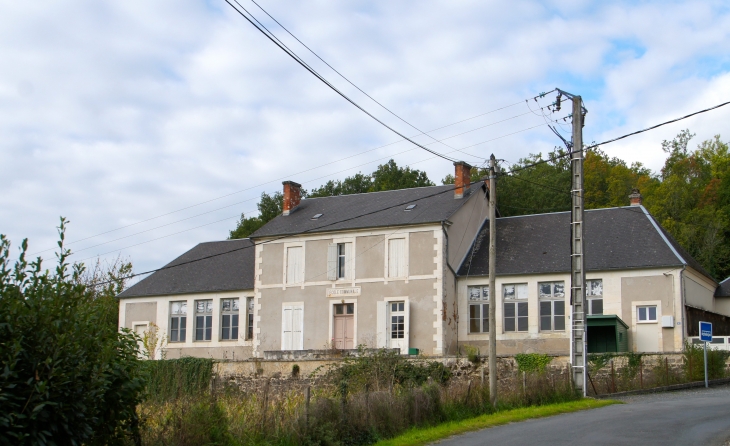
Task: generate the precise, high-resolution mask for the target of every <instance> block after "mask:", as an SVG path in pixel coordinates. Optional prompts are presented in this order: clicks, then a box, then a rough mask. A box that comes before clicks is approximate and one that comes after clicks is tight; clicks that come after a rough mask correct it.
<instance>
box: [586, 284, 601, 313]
mask: <svg viewBox="0 0 730 446" xmlns="http://www.w3.org/2000/svg"><path fill="white" fill-rule="evenodd" d="M586 298H587V299H588V314H603V279H592V280H586Z"/></svg>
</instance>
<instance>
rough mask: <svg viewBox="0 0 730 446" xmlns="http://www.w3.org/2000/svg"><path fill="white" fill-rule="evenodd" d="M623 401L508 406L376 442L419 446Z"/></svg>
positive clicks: (590, 400)
mask: <svg viewBox="0 0 730 446" xmlns="http://www.w3.org/2000/svg"><path fill="white" fill-rule="evenodd" d="M611 404H621V402H620V401H614V400H593V399H588V398H586V399H582V400H579V401H569V402H567V403H559V404H549V405H545V406H533V407H523V408H520V409H512V410H505V411H502V412H497V413H494V414H489V415H481V416H478V417H475V418H469V419H467V420H461V421H450V422H447V423H443V424H439V425H438V426H433V427H426V428H415V429H411V430H409V431H408V432H406V433H404V434H403V435H399V436H397V437H395V438H391V439H390V440H383V441H380V442H378V443H377V445H376V446H391V445H392V446H395V445H398V446H406V445H407V446H417V445H423V444H427V443H431V442H434V441H437V440H442V439H444V438H446V437H450V436H452V435H458V434H463V433H465V432H470V431H474V430H478V429H484V428H487V427H493V426H499V425H502V424H507V423H513V422H516V421H524V420H529V419H531V418H542V417H549V416H552V415H558V414H561V413H569V412H576V411H579V410H585V409H596V408H598V407H604V406H610V405H611Z"/></svg>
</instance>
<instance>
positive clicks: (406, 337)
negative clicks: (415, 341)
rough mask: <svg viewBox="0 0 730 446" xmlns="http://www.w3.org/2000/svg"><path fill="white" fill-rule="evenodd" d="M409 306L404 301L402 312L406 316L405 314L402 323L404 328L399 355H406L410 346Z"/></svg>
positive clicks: (407, 302)
mask: <svg viewBox="0 0 730 446" xmlns="http://www.w3.org/2000/svg"><path fill="white" fill-rule="evenodd" d="M410 304H411V303H410V302H409V301H405V305H404V307H405V308H404V310H405V313H406V314H405V317H404V318H403V322H404V325H405V326H404V328H405V333H404V334H403V343H402V344H401V345H402V348H401V351H400V353H401V355H407V354H408V347H409V346H410V340H411V335H410V333H411V328H410V327H411V311H410V308H411V305H410Z"/></svg>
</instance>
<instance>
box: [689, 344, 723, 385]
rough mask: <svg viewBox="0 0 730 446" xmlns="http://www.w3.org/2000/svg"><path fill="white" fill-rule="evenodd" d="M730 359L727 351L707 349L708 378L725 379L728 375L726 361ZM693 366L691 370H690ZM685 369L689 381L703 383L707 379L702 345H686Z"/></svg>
mask: <svg viewBox="0 0 730 446" xmlns="http://www.w3.org/2000/svg"><path fill="white" fill-rule="evenodd" d="M728 357H730V352H728V351H726V350H716V349H714V348H712V347H709V346H708V348H707V377H708V378H709V379H718V378H724V377H725V374H726V366H725V361H727V359H728ZM690 365H691V368H690ZM684 367H685V371H686V374H687V379H689V380H690V381H702V380H704V379H705V354H704V348H703V347H702V345H701V344H692V343H690V342H687V341H685V343H684Z"/></svg>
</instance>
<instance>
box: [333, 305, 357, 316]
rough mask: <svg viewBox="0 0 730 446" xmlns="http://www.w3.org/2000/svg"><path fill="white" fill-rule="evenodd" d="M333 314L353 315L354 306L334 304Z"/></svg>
mask: <svg viewBox="0 0 730 446" xmlns="http://www.w3.org/2000/svg"><path fill="white" fill-rule="evenodd" d="M335 314H355V304H335Z"/></svg>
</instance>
